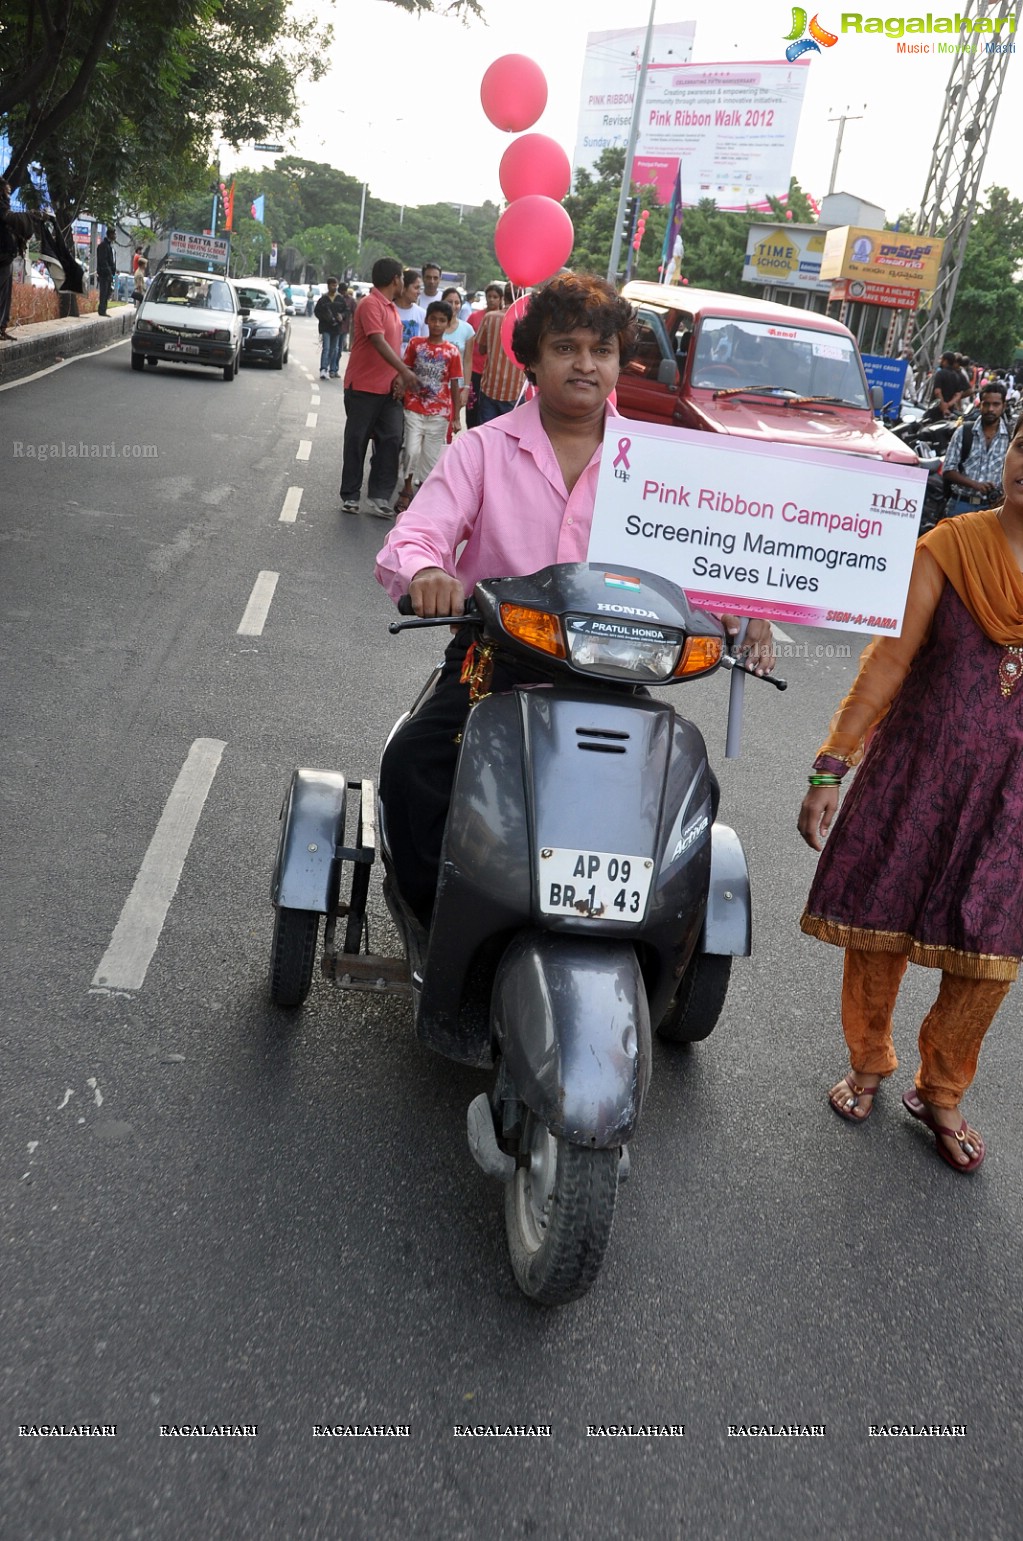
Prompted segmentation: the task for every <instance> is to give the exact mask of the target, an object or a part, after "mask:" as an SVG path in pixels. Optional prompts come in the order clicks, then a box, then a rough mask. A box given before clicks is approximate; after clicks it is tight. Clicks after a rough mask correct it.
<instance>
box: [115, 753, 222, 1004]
mask: <svg viewBox="0 0 1023 1541" xmlns="http://www.w3.org/2000/svg"><path fill="white" fill-rule="evenodd" d="M226 747H227V745H226V744H225V743H224V742H222V740H220V739H219V738H197V739H196V741H195V743H194V744H193V745H192V747H191V749H190V750H189V751H188V758H187V759H186V760H185V763H184V765H183V766H182V767H181V771H180V773H179V775H178V779H177V781H175V783H174V786H173V787H172V788H171V794H170V796H169V797H168V799H167V803H166V806H165V807H164V810H163V813H162V814H161V815H160V822H159V823H158V824H157V826H156V831H155V833H154V835H153V838H152V840H151V841H150V842H149V849H148V850H147V852H146V854H145V856H144V857H143V858H142V865H141V867H140V868H139V872H138V877H137V878H136V879H135V882H134V885H133V886H132V890H131V893H130V894H129V895H128V897H127V899H126V900H125V903H124V909H123V910H122V911H121V915H120V919H119V920H118V922H117V925H116V926H115V927H114V934H113V936H112V937H111V938H110V946H109V947H108V948H107V950H106V952H105V953H104V954H103V956H102V958H101V959H100V964H99V968H98V969H97V970H96V972H95V974H94V975H93V980H92V984H93V988H94V989H99V990H140V989H141V988H142V983H143V980H144V979H145V977H146V970H147V969H148V968H149V965H150V963H151V961H152V957H153V954H154V952H155V951H156V944H157V942H159V940H160V932H161V931H162V930H163V923H164V921H165V920H166V918H167V911H168V910H169V909H170V902H171V900H172V899H173V898H174V894H175V892H176V891H177V886H178V881H179V879H180V877H181V872H182V868H183V867H184V865H185V858H186V856H187V855H188V848H189V846H190V845H191V843H192V836H193V835H194V834H195V829H196V825H197V824H198V822H199V815H200V814H201V813H202V810H203V804H204V803H205V801H206V798H207V797H208V796H209V791H210V787H211V786H212V785H213V778H214V776H215V775H216V774H217V767H218V765H219V764H220V757H221V755H222V754H223V752H224V750H225V748H226Z"/></svg>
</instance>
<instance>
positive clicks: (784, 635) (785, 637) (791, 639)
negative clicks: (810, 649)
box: [771, 621, 796, 647]
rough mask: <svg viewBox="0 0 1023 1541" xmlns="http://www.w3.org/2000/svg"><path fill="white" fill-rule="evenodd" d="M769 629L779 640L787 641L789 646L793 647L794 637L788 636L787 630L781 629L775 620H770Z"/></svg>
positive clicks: (794, 643)
mask: <svg viewBox="0 0 1023 1541" xmlns="http://www.w3.org/2000/svg"><path fill="white" fill-rule="evenodd" d="M771 630H772V631H773V632H774V634H775V636H776V637H777V638H778V641H779V642H787V643H788V645H789V647H795V645H796V639H795V637H790V636H789V634H788V632H787V631H782V629H781V627H780V626H779V625H778V622H777V621H772V622H771Z"/></svg>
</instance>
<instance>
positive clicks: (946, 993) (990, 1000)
mask: <svg viewBox="0 0 1023 1541" xmlns="http://www.w3.org/2000/svg"><path fill="white" fill-rule="evenodd" d="M907 962H908V959H907V958H906V957H905V955H903V954H898V953H887V952H862V951H857V950H854V949H852V948H847V949H846V954H845V972H844V974H843V977H842V1031H843V1032H844V1033H845V1041H846V1043H847V1044H848V1046H849V1063H850V1065H851V1066H852V1068H853V1069H854V1070H859V1071H863V1072H865V1073H866V1074H867V1075H883V1076H887V1075H891V1073H892V1071H893V1070H894V1069H895V1068H896V1067H897V1065H898V1063H899V1062H898V1060H897V1059H896V1057H895V1047H894V1045H893V1043H892V1012H893V1011H894V1010H895V997H896V996H897V995H898V993H899V985H900V984H901V983H902V976H903V974H904V973H905V972H906V964H907ZM1008 991H1009V984H1008V981H1006V980H1002V979H964V978H963V977H962V976H961V975H959V974H948V973H945V972H944V970H943V971H942V975H941V987H940V989H939V990H938V997H937V1000H936V1001H935V1002H934V1005H933V1006H932V1007H931V1009H930V1011H929V1012H928V1013H927V1015H926V1017H924V1020H923V1023H922V1025H921V1027H920V1043H919V1048H920V1069H919V1070H918V1071H917V1075H916V1089H917V1091H918V1092H919V1093H920V1096H921V1097H922V1098H923V1100H924V1101H925V1102H929V1103H931V1104H932V1105H933V1106H934V1107H936V1108H954V1107H958V1105H959V1101H960V1098H961V1097H962V1095H963V1092H964V1091H965V1090H966V1088H967V1087H968V1086H969V1084H970V1082H971V1081H972V1080H973V1078H974V1076H975V1075H976V1073H977V1057H978V1055H979V1054H980V1046H981V1044H982V1042H983V1041H984V1034H985V1033H986V1032H987V1030H988V1028H989V1027H990V1026H991V1023H992V1022H993V1021H994V1017H995V1013H996V1012H997V1010H998V1008H999V1006H1000V1005H1001V1004H1002V1001H1003V1000H1004V999H1005V997H1006V995H1007V994H1008Z"/></svg>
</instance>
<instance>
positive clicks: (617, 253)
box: [607, 0, 657, 284]
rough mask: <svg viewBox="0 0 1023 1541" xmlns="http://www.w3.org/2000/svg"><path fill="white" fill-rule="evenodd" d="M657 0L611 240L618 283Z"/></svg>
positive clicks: (610, 273) (610, 272)
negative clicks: (623, 233)
mask: <svg viewBox="0 0 1023 1541" xmlns="http://www.w3.org/2000/svg"><path fill="white" fill-rule="evenodd" d="M656 5H657V0H650V20H649V21H648V22H647V24H646V39H645V41H644V43H643V63H642V64H641V65H640V67H639V77H638V79H637V81H636V90H635V92H634V94H633V98H632V126H631V128H630V129H629V143H628V147H627V148H626V151H625V169H624V170H623V172H622V186H621V191H620V192H619V194H618V213H617V215H616V216H615V233H614V239H613V240H612V242H611V256H610V258H609V260H608V264H607V278H608V283H612V284H613V283H616V282H617V280H618V264H619V262H620V261H621V256H622V224H623V222H624V220H625V205H626V204H627V203H628V201H629V188H630V187H631V186H632V157H633V156H634V155H635V153H636V142H637V140H638V139H639V118H640V113H641V112H642V110H643V90H644V87H645V86H646V72H647V66H648V65H649V63H650V50H651V47H652V45H653V38H654V8H655V6H656Z"/></svg>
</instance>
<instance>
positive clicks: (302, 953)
mask: <svg viewBox="0 0 1023 1541" xmlns="http://www.w3.org/2000/svg"><path fill="white" fill-rule="evenodd" d="M319 930H320V916H319V912H318V911H317V910H290V909H287V908H286V907H284V906H278V909H277V919H276V920H275V921H274V934H273V941H272V942H271V944H270V999H271V1000H272V1001H273V1003H274V1005H275V1006H301V1004H302V1002H303V1001H304V1000H305V998H306V996H307V995H308V994H309V986H310V985H311V984H312V982H313V965H314V964H315V962H316V940H317V937H318V935H319Z"/></svg>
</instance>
